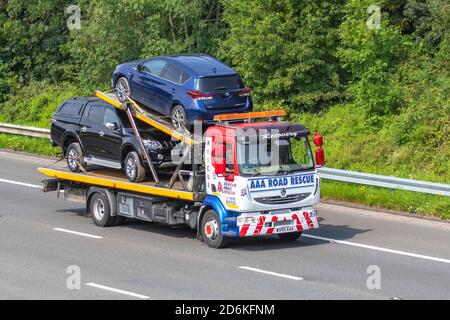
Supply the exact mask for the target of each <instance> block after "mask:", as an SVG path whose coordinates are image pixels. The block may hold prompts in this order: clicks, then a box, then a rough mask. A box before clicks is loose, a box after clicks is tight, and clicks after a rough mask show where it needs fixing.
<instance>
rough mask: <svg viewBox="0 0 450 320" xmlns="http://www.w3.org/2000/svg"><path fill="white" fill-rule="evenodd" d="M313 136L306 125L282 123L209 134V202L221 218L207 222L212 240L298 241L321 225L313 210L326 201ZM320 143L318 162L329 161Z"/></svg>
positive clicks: (213, 130)
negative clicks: (257, 238) (266, 237)
mask: <svg viewBox="0 0 450 320" xmlns="http://www.w3.org/2000/svg"><path fill="white" fill-rule="evenodd" d="M309 135H310V132H309V131H308V130H307V129H306V128H305V127H303V126H302V125H300V124H294V123H289V122H278V121H266V122H254V123H245V122H244V123H236V124H228V123H227V124H223V125H216V126H212V127H209V128H208V129H207V130H206V133H205V149H204V152H205V153H204V163H205V175H206V177H205V178H206V194H207V196H206V198H205V200H204V204H205V205H207V206H209V207H211V209H213V210H214V211H215V212H216V213H217V218H218V220H217V221H216V220H215V219H214V217H211V218H210V219H209V220H208V219H206V220H205V219H202V221H203V222H204V223H203V225H202V228H203V230H202V231H203V235H204V237H205V240H206V241H207V242H213V246H214V244H216V245H219V242H221V241H224V239H222V238H223V237H250V236H262V235H271V234H277V235H279V237H280V238H281V239H286V240H295V239H297V238H298V237H299V236H300V235H301V232H302V231H303V230H308V229H315V228H318V227H319V223H318V216H317V211H316V210H315V209H314V207H313V206H314V205H315V204H317V203H319V201H320V184H319V176H318V174H317V171H316V165H315V163H314V158H313V154H312V150H311V146H310V143H309V140H308V137H309ZM314 141H315V143H316V145H317V146H318V147H319V149H318V151H317V154H316V158H317V159H323V150H322V149H321V147H322V146H321V139H314ZM320 161H322V160H320ZM319 165H321V163H319ZM219 228H220V230H219ZM225 241H226V240H225Z"/></svg>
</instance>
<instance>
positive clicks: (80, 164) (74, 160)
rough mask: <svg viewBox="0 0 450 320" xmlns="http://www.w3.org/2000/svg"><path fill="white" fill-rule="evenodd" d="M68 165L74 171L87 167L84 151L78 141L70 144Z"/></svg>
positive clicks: (67, 154)
mask: <svg viewBox="0 0 450 320" xmlns="http://www.w3.org/2000/svg"><path fill="white" fill-rule="evenodd" d="M66 158H67V166H68V167H69V169H70V171H72V172H80V171H82V170H84V169H85V168H86V162H84V153H83V150H82V149H81V146H80V144H79V143H78V142H73V143H71V144H70V145H69V147H68V148H67V151H66Z"/></svg>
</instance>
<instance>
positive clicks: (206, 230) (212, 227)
mask: <svg viewBox="0 0 450 320" xmlns="http://www.w3.org/2000/svg"><path fill="white" fill-rule="evenodd" d="M201 228H202V236H203V239H204V240H205V242H206V243H207V244H208V246H210V247H211V248H215V249H220V248H225V247H226V246H227V245H228V244H229V239H228V238H226V237H224V236H223V234H222V230H221V229H222V228H221V224H220V219H219V216H218V215H217V213H216V211H214V210H208V211H207V212H206V213H205V215H204V216H203V219H202V227H201Z"/></svg>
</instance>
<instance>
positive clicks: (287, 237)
mask: <svg viewBox="0 0 450 320" xmlns="http://www.w3.org/2000/svg"><path fill="white" fill-rule="evenodd" d="M301 236H302V232H290V233H280V234H278V238H280V240H282V241H296V240H297V239H298V238H300V237H301Z"/></svg>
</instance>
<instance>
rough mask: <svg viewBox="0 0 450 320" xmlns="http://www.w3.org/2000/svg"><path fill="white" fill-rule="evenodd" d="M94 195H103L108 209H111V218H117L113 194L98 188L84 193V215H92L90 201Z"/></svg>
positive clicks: (115, 198)
mask: <svg viewBox="0 0 450 320" xmlns="http://www.w3.org/2000/svg"><path fill="white" fill-rule="evenodd" d="M95 193H101V194H103V195H104V196H105V197H106V198H107V199H108V202H109V207H110V208H111V216H113V217H114V216H117V196H116V195H115V194H114V192H112V191H110V190H108V189H105V188H99V187H90V188H89V189H88V191H87V193H86V213H87V214H92V212H90V211H91V199H92V196H93V195H94V194H95Z"/></svg>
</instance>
